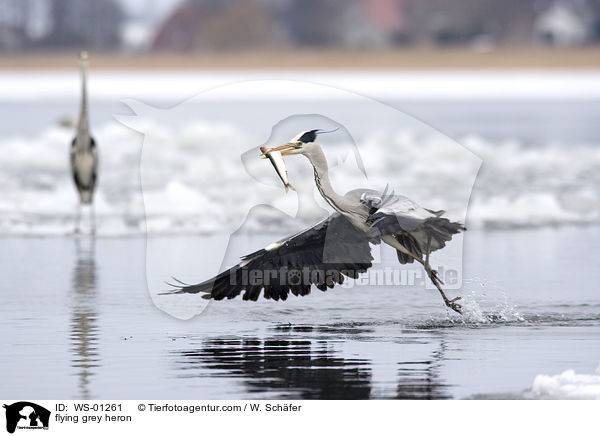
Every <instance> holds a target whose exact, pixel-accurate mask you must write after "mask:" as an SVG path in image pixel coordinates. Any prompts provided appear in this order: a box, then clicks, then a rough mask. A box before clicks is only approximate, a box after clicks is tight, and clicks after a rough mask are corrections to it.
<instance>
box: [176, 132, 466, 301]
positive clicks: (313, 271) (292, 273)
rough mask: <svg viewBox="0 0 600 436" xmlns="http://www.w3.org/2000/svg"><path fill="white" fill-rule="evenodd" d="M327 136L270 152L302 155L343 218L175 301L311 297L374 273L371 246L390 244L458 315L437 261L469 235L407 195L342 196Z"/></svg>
mask: <svg viewBox="0 0 600 436" xmlns="http://www.w3.org/2000/svg"><path fill="white" fill-rule="evenodd" d="M318 134H319V129H315V130H310V131H307V132H302V133H300V134H299V135H297V136H296V137H294V138H293V139H292V140H291V141H290V142H288V143H286V144H284V145H281V146H279V147H274V148H272V149H270V150H268V151H267V152H266V153H263V154H268V153H269V152H280V153H281V154H282V156H286V155H295V154H302V155H304V156H306V157H307V158H308V160H309V162H310V163H311V164H312V166H313V169H314V176H315V183H316V185H317V189H318V190H319V193H320V194H321V196H322V197H323V199H324V200H325V201H326V202H327V203H328V204H329V206H331V208H332V209H333V210H334V211H335V212H333V213H332V214H331V215H330V216H329V217H328V218H326V219H324V220H323V221H321V222H319V223H317V224H316V225H315V226H313V227H311V228H309V229H307V230H304V231H302V232H300V233H298V234H296V235H293V236H290V237H288V238H285V239H282V240H280V241H278V242H275V243H273V244H270V245H268V246H267V247H266V248H264V249H262V250H258V251H256V252H254V253H251V254H248V255H246V256H244V257H242V259H241V262H240V263H239V264H237V265H235V266H233V267H232V268H230V269H228V270H226V271H224V272H222V273H221V274H219V275H218V276H216V277H214V278H212V279H210V280H207V281H205V282H202V283H199V284H195V285H187V284H184V283H181V282H180V283H179V285H177V286H176V287H177V289H176V290H175V291H174V293H192V294H196V293H202V294H204V295H203V298H206V299H214V300H222V299H224V298H234V297H236V296H237V295H239V294H240V293H241V292H242V291H245V292H244V295H243V299H244V300H253V301H256V300H257V299H258V297H259V296H260V293H261V291H262V290H264V297H265V298H272V299H274V300H279V299H280V298H281V299H282V300H285V299H287V297H288V294H289V292H290V291H291V292H292V294H294V295H306V294H308V293H310V290H311V285H313V284H314V285H315V286H316V287H317V288H318V289H320V290H322V291H325V290H327V288H333V287H334V285H335V284H341V283H343V281H344V276H347V277H352V278H356V277H358V275H359V274H360V273H362V272H365V271H366V270H367V269H368V268H370V267H371V266H372V261H373V257H372V256H371V247H370V244H379V243H381V242H384V243H385V244H387V245H389V246H391V247H393V248H394V249H396V252H397V256H398V261H399V262H400V263H401V264H407V263H413V262H414V261H417V262H419V263H420V264H422V265H423V267H424V268H425V271H426V272H427V275H428V276H429V278H430V279H431V281H432V282H433V284H434V285H435V286H436V288H437V289H438V291H439V292H440V294H441V296H442V298H443V300H444V303H445V304H446V306H448V307H449V308H451V309H453V310H454V311H456V312H458V313H462V312H461V306H460V304H459V303H457V301H458V300H459V299H460V297H456V298H454V299H449V298H448V297H446V294H445V293H444V291H443V290H442V287H441V285H442V284H443V283H442V281H441V280H440V278H439V277H438V276H437V272H436V271H435V270H434V269H432V268H431V266H430V264H429V255H430V254H431V252H433V251H435V250H439V249H440V248H443V247H444V246H445V245H446V242H448V241H450V240H451V239H452V235H454V234H456V233H458V232H460V231H461V230H466V229H465V227H464V226H463V225H462V224H460V223H458V222H452V221H450V220H448V219H447V218H443V217H442V215H443V214H444V213H445V212H444V211H443V210H440V211H433V210H430V209H425V208H423V207H421V206H419V205H418V204H417V203H415V202H414V201H412V200H410V199H409V198H407V197H404V196H401V195H393V193H392V194H388V193H387V192H386V191H387V189H386V191H384V192H383V193H380V192H378V191H375V190H371V189H356V190H352V191H350V192H348V193H347V194H346V195H339V194H337V193H336V192H335V191H334V189H333V187H332V186H331V182H330V180H329V169H328V165H327V160H326V158H325V154H324V153H323V150H322V149H321V146H320V145H319V144H318V143H317V142H316V141H317V135H318Z"/></svg>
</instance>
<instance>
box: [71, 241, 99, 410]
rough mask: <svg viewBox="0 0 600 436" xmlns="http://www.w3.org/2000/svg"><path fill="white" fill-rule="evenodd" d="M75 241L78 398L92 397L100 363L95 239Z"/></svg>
mask: <svg viewBox="0 0 600 436" xmlns="http://www.w3.org/2000/svg"><path fill="white" fill-rule="evenodd" d="M75 244H76V247H75V253H76V260H75V264H74V266H73V274H72V280H71V285H72V293H73V299H72V300H73V307H72V316H71V329H70V333H71V334H70V342H71V352H72V357H71V366H72V367H73V368H75V369H76V375H77V377H78V387H79V394H78V397H79V398H83V399H89V398H91V395H90V390H89V384H90V378H91V377H92V376H93V375H94V372H93V368H94V367H96V366H98V362H99V357H98V356H99V354H98V314H97V311H96V286H97V283H96V281H97V279H96V262H95V240H94V239H89V240H82V239H80V238H78V239H77V240H76V241H75Z"/></svg>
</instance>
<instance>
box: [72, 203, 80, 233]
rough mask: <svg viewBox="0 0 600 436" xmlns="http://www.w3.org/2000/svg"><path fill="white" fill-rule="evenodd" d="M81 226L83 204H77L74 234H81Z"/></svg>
mask: <svg viewBox="0 0 600 436" xmlns="http://www.w3.org/2000/svg"><path fill="white" fill-rule="evenodd" d="M80 225H81V203H77V210H76V212H75V229H74V230H73V232H74V233H75V234H76V235H78V234H79V226H80Z"/></svg>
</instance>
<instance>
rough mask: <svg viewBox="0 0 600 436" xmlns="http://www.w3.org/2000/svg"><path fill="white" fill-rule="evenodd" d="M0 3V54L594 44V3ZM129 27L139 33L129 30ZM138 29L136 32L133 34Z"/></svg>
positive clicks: (599, 2) (597, 7)
mask: <svg viewBox="0 0 600 436" xmlns="http://www.w3.org/2000/svg"><path fill="white" fill-rule="evenodd" d="M154 1H155V0H93V1H92V0H0V50H2V51H25V50H40V49H43V50H48V49H72V48H79V47H87V48H89V49H96V50H104V51H117V50H136V49H138V50H150V51H152V50H159V51H211V50H219V51H222V50H246V49H277V48H282V47H283V48H289V47H294V48H303V47H308V48H315V47H333V48H386V47H394V46H427V45H429V46H439V45H471V46H473V47H476V48H481V49H485V48H491V47H494V46H496V45H518V44H522V45H526V44H534V43H546V44H554V45H577V44H591V43H595V42H597V41H598V40H599V39H600V0H503V1H498V0H171V2H172V4H173V8H172V9H171V10H170V11H168V13H167V14H166V15H165V16H164V17H161V19H160V20H156V19H149V18H148V16H147V15H146V14H144V13H138V14H132V13H131V12H130V9H131V8H130V7H129V6H131V5H132V4H134V3H132V2H135V4H137V5H140V4H141V5H142V9H144V8H147V9H148V10H149V9H152V7H153V6H154V5H155V3H154ZM132 24H135V26H132ZM133 30H135V31H133Z"/></svg>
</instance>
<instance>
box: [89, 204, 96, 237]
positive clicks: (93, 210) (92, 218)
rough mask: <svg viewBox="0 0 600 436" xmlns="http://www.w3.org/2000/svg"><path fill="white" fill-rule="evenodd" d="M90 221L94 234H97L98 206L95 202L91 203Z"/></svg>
mask: <svg viewBox="0 0 600 436" xmlns="http://www.w3.org/2000/svg"><path fill="white" fill-rule="evenodd" d="M90 223H91V232H92V235H95V234H96V208H95V207H94V203H92V204H90Z"/></svg>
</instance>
